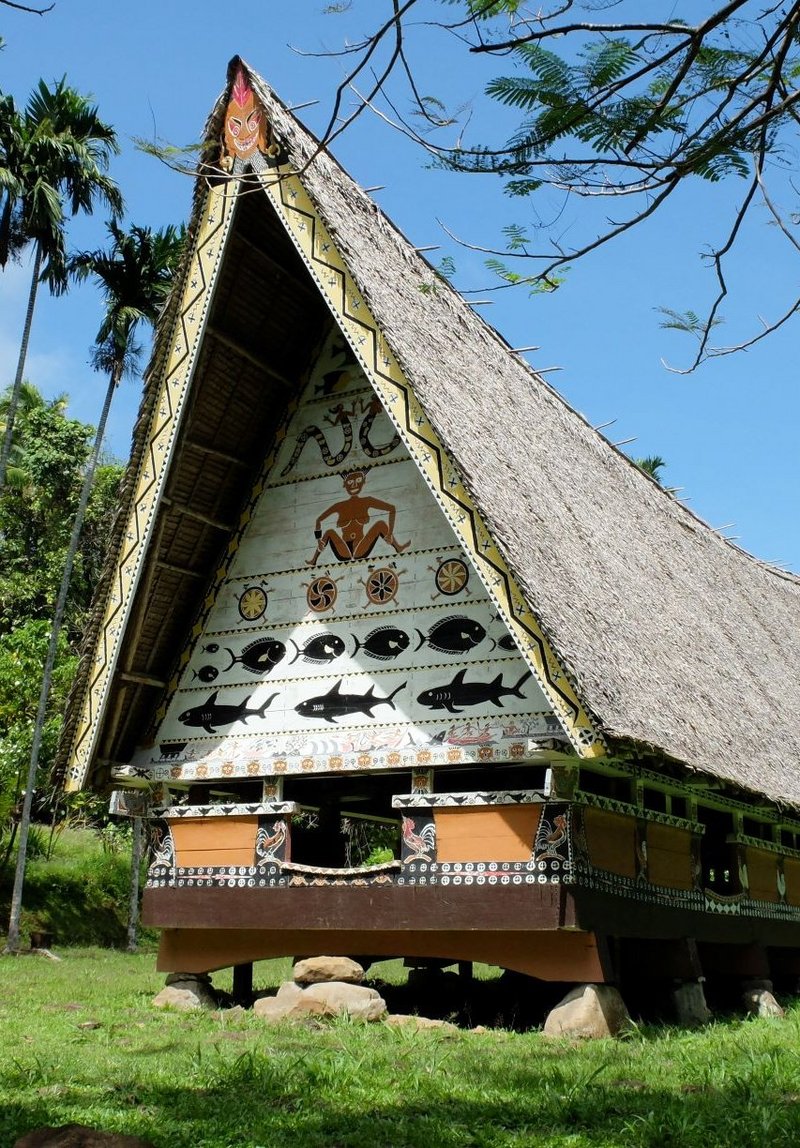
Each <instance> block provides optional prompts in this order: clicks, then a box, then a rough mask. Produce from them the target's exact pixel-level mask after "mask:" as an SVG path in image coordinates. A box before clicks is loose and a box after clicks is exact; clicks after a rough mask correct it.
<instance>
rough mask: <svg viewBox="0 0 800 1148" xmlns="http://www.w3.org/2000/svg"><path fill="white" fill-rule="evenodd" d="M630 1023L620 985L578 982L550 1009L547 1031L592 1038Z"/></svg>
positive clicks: (582, 1038) (587, 1038)
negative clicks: (581, 983)
mask: <svg viewBox="0 0 800 1148" xmlns="http://www.w3.org/2000/svg"><path fill="white" fill-rule="evenodd" d="M631 1025H632V1021H631V1018H630V1016H629V1015H628V1010H627V1009H626V1007H625V1002H624V1001H623V999H622V997H621V996H620V994H619V992H618V990H617V989H615V988H613V986H611V985H578V987H577V988H574V989H572V991H571V992H568V993H567V995H566V996H565V997H564V999H563V1000H562V1001H560V1002H559V1003H558V1004H557V1005H556V1006H555V1008H554V1009H551V1011H550V1012H549V1013H548V1015H547V1019H546V1020H545V1022H544V1035H545V1036H552V1037H555V1036H569V1037H577V1038H580V1039H581V1040H592V1039H597V1038H598V1037H603V1036H616V1035H617V1034H618V1033H620V1032H624V1031H625V1030H626V1029H628V1028H630V1027H631Z"/></svg>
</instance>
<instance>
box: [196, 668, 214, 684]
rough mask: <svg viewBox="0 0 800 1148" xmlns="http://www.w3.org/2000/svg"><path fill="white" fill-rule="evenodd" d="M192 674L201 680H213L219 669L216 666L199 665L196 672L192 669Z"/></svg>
mask: <svg viewBox="0 0 800 1148" xmlns="http://www.w3.org/2000/svg"><path fill="white" fill-rule="evenodd" d="M192 675H193V677H195V678H199V679H200V681H201V682H213V681H214V678H216V677H217V676H218V675H219V670H218V669H217V667H216V666H201V667H200V669H199V670H197V672H195V671H194V670H192Z"/></svg>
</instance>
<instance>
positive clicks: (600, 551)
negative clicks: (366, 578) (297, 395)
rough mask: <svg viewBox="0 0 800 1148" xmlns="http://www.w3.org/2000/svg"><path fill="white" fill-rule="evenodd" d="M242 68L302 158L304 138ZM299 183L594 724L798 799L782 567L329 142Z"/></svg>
mask: <svg viewBox="0 0 800 1148" xmlns="http://www.w3.org/2000/svg"><path fill="white" fill-rule="evenodd" d="M253 79H254V83H255V84H256V85H257V91H258V93H259V95H260V97H261V99H262V101H263V103H264V105H265V108H266V109H267V112H268V115H269V116H270V118H271V120H272V123H273V125H274V129H275V131H276V134H277V136H278V137H279V138H280V139H281V140H282V141H283V142H284V143H285V145H286V146H287V148H288V150H289V153H290V156H291V160H292V162H293V164H294V166H295V167H303V166H304V165H305V164H306V163H307V161H308V159H309V157H310V156H311V155H313V154H314V152H315V150H316V143H315V141H314V139H313V137H311V135H310V134H309V133H307V132H306V131H305V130H304V129H303V128H302V127H300V126H299V125H298V123H297V121H296V119H295V118H294V117H293V116H292V115H291V114H290V113H289V112H287V111H286V109H285V108H284V107H283V105H282V104H281V103H280V102H279V100H278V99H277V98H276V97H275V95H274V94H273V93H272V92H271V91H270V90H269V88H268V87H267V86H266V85H265V84H264V83H263V81H262V82H259V81H258V79H257V77H253ZM222 110H223V105H222V104H220V105H219V106H218V108H217V116H219V115H221V112H222ZM218 123H219V121H218V120H216V122H215V117H212V120H211V125H212V129H215V128H216V126H217V124H218ZM303 181H304V183H305V186H306V188H307V190H308V192H309V194H310V195H311V197H312V199H313V200H314V201H315V203H316V205H317V207H318V210H319V212H320V214H321V216H322V218H323V221H324V222H325V224H326V226H327V227H328V229H329V230H330V232H331V233H332V235H333V236H334V238H335V240H336V242H337V244H338V246H339V249H340V251H341V253H342V255H343V256H344V258H345V260H346V261H347V264H348V266H349V268H350V271H351V273H352V275H353V277H354V279H355V280H356V282H357V284H358V285H359V287H360V289H361V290H362V292H363V294H364V296H365V298H366V299H367V302H368V303H369V305H370V307H371V308H372V310H373V313H374V315H375V317H376V319H377V321H378V323H379V325H380V326H381V328H382V330H383V332H384V334H385V336H386V338H387V340H388V341H389V343H390V345H391V346H392V348H393V350H394V352H395V355H396V356H397V358H398V361H399V362H400V364H401V366H402V367H403V369H404V371H405V372H406V375H407V377H408V379H409V381H410V382H411V384H412V386H413V387H414V389H415V392H416V394H417V397H418V398H419V400H420V402H421V403H422V405H423V407H424V408H425V410H426V411H427V413H428V416H429V418H430V420H431V422H432V423H433V425H434V427H435V429H436V430H437V431H438V433H439V435H440V436H441V438H442V440H443V441H444V443H445V445H446V446H447V447H448V448H449V450H450V452H451V455H452V457H453V459H454V460H455V462H456V463H457V465H458V466H459V468H460V470H461V472H462V475H463V477H464V480H465V484H466V486H467V487H468V489H469V490H470V491H471V493H472V496H473V497H474V499H475V502H476V504H477V506H478V507H479V509H480V510H481V512H482V513H483V515H484V518H485V520H486V522H487V524H488V526H489V528H490V530H492V532H493V535H494V538H495V540H496V542H497V544H498V545H499V547H500V549H501V550H502V551H503V553H504V555H505V557H506V560H507V561H508V563H509V565H510V567H511V568H512V570H514V571H515V573H516V576H517V578H518V580H519V582H520V584H521V586H522V587H523V589H524V590H525V592H526V593H527V596H528V600H529V602H530V604H531V606H532V607H533V608H534V610H535V611H536V613H537V614H538V616H539V618H540V621H541V623H542V626H543V627H544V629H545V632H546V633H547V634H548V635H549V636H550V638H551V640H552V642H553V644H554V647H555V649H556V650H557V651H558V653H559V654H560V656H561V658H562V660H563V662H564V663H565V664H566V667H567V669H568V670H569V671H570V672H571V674H572V676H573V680H574V681H575V683H576V684H577V687H578V690H579V693H580V695H581V698H582V700H583V701H584V703H585V704H586V705H587V706H588V707H589V708H590V709H591V710H592V711H593V712H594V714H595V715H597V717H598V718H599V720H600V722H601V724H602V727H603V728H604V730H605V731H606V732H607V733H608V734H609V735H610V736H612V737H615V738H624V739H634V740H635V741H637V742H641V743H644V744H645V745H650V746H653V747H655V748H657V749H659V750H660V751H662V752H663V753H664V754H666V755H668V756H670V757H673V758H676V759H678V760H680V761H682V762H684V763H685V764H686V765H688V766H689V767H690V768H694V769H698V770H703V771H708V772H710V773H712V774H714V775H716V776H719V777H721V778H724V779H727V780H729V781H732V782H735V783H738V784H739V785H742V786H744V787H745V788H747V789H750V790H753V791H755V792H761V793H764V794H766V795H767V796H769V797H771V798H773V799H777V800H781V799H784V800H786V801H789V802H791V803H793V804H797V805H800V716H798V715H800V626H798V621H799V620H800V579H798V578H796V577H793V576H788V575H785V574H783V573H781V572H779V571H776V570H774V569H771V568H768V567H767V566H765V565H764V564H763V563H760V562H758V561H756V560H755V559H753V558H751V557H750V556H749V555H747V554H745V553H743V552H742V551H741V550H739V549H737V548H736V547H734V546H733V545H731V544H730V543H728V542H726V541H724V540H723V539H722V538H721V537H720V536H719V535H718V534H716V533H715V532H714V531H713V530H711V529H710V528H709V527H708V526H706V525H705V524H704V523H703V522H701V521H700V520H699V519H698V518H696V517H695V516H694V515H693V514H691V513H690V512H689V511H688V510H686V509H685V508H684V507H682V506H681V505H680V504H679V503H678V502H676V501H675V500H674V499H673V498H671V497H670V496H669V495H667V494H665V493H664V492H663V491H662V490H661V489H660V488H659V487H658V486H657V485H656V484H655V483H654V482H653V481H652V480H651V479H649V478H648V477H646V476H645V475H643V474H642V473H641V471H640V470H639V469H638V468H637V467H635V466H634V465H633V464H632V463H631V462H630V461H629V460H628V459H626V458H625V457H624V456H623V455H622V454H621V453H620V452H619V451H617V450H615V449H614V448H613V447H612V446H611V445H610V444H609V443H608V442H607V441H606V440H605V439H604V438H602V436H600V435H599V434H598V433H597V432H595V431H594V430H593V429H592V428H591V427H590V426H589V425H588V424H587V423H586V421H585V420H584V419H583V418H582V417H581V416H580V415H578V414H577V413H576V412H575V411H573V410H572V409H571V408H570V407H569V406H568V405H567V404H566V403H565V402H564V401H563V399H561V398H560V397H559V396H558V395H557V394H556V393H555V392H554V391H553V390H552V389H551V388H550V387H548V386H547V385H546V384H545V383H544V382H543V381H542V380H541V378H539V377H538V376H536V374H535V373H534V372H533V371H532V370H531V369H530V368H528V367H527V366H526V365H525V364H524V363H522V362H521V361H520V360H519V359H518V358H517V357H516V356H514V355H513V354H511V353H510V351H509V348H508V346H507V344H506V343H505V342H504V341H503V340H502V339H501V338H500V337H499V336H498V335H497V333H496V332H494V331H493V330H491V329H490V328H489V327H488V326H487V325H486V324H485V323H484V322H483V320H482V319H480V318H479V317H478V316H477V315H475V313H474V312H473V311H472V310H471V308H470V307H469V306H468V305H467V304H466V303H465V302H464V301H463V300H462V299H461V298H460V296H459V295H458V294H457V293H456V292H455V291H454V290H452V289H451V288H450V287H449V286H448V285H447V284H444V283H442V282H440V281H439V280H438V279H436V277H435V276H434V274H433V272H432V270H431V268H430V267H429V266H428V265H427V263H426V262H425V261H424V260H423V259H422V258H420V256H419V255H417V253H416V252H415V251H414V250H413V248H412V246H411V244H410V243H409V242H408V241H407V240H406V239H405V238H404V237H403V236H402V235H401V234H400V233H399V232H398V231H397V229H396V228H395V227H394V226H393V225H392V224H391V223H390V222H389V221H388V220H387V219H386V218H385V216H383V215H382V213H381V212H380V211H379V210H378V209H377V208H376V206H375V204H374V203H373V202H372V201H371V200H370V199H369V197H368V196H367V195H366V194H365V193H364V192H363V191H361V189H360V188H359V187H358V186H357V185H356V184H355V183H354V182H353V181H352V180H351V179H350V178H349V176H348V175H347V174H346V173H345V172H344V171H343V170H342V168H341V167H340V166H339V165H338V164H337V163H336V162H335V160H334V159H333V158H332V157H331V156H330V155H328V154H326V153H324V152H322V153H320V154H318V155H317V156H316V157H315V158H314V160H313V162H311V163H310V164H309V165H308V167H307V169H306V170H305V172H304V175H303ZM432 285H433V286H435V290H430V287H431V286H432ZM423 288H425V289H424V290H423Z"/></svg>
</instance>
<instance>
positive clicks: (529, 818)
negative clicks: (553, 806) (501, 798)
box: [434, 805, 541, 861]
mask: <svg viewBox="0 0 800 1148" xmlns="http://www.w3.org/2000/svg"><path fill="white" fill-rule="evenodd" d="M540 814H541V806H540V805H503V806H499V807H498V806H494V807H492V808H487V807H486V806H477V807H473V808H471V809H437V810H436V811H435V813H434V818H435V821H436V859H437V861H530V858H531V853H532V852H533V839H534V837H535V836H536V830H537V828H538V825H539V817H540Z"/></svg>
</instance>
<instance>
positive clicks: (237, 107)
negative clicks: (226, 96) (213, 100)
mask: <svg viewBox="0 0 800 1148" xmlns="http://www.w3.org/2000/svg"><path fill="white" fill-rule="evenodd" d="M264 129H265V124H264V114H263V112H262V111H261V108H260V107H259V106H258V104H257V103H256V98H255V95H254V93H253V89H252V88H251V87H250V84H249V83H248V81H247V78H246V77H245V74H244V72H243V71H242V70H241V68H240V69H239V71H238V72H237V73H236V79H235V80H234V82H233V88H232V89H231V98H230V101H229V103H228V107H227V110H226V112H225V150H226V151H227V153H228V155H231V156H238V157H239V159H242V160H247V159H250V157H251V156H252V155H253V154H254V153H255V152H256V151H260V152H265V151H266V150H267V143H266V138H265V131H264Z"/></svg>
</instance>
